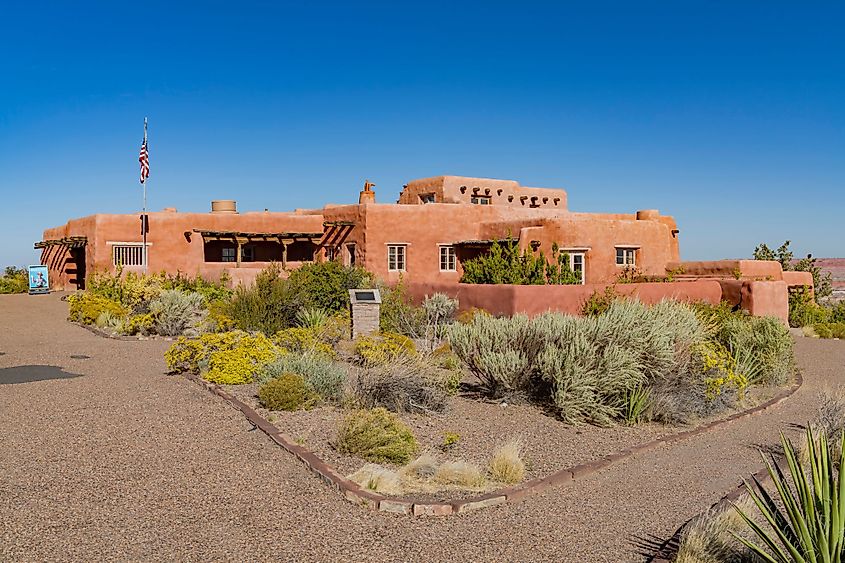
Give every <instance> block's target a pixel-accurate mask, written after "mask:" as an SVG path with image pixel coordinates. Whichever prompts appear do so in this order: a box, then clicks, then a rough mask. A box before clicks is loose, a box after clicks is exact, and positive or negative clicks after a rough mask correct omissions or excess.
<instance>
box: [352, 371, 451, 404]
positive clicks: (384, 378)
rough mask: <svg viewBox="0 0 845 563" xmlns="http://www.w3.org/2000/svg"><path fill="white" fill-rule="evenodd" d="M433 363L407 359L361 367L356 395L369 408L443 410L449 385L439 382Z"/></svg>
mask: <svg viewBox="0 0 845 563" xmlns="http://www.w3.org/2000/svg"><path fill="white" fill-rule="evenodd" d="M435 371H436V370H432V369H431V366H428V365H426V364H425V363H423V362H412V361H408V360H407V359H399V360H394V361H391V362H388V363H381V364H376V365H373V366H371V367H368V368H363V369H359V370H358V374H357V377H356V379H355V395H356V397H357V398H358V401H359V402H360V403H361V405H362V406H363V407H365V408H368V409H369V408H374V407H384V408H386V409H388V410H390V411H393V412H442V411H443V410H445V409H446V397H447V393H446V389H445V386H443V385H438V382H437V375H436V373H434V372H435Z"/></svg>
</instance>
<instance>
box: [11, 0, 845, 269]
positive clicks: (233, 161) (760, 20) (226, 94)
mask: <svg viewBox="0 0 845 563" xmlns="http://www.w3.org/2000/svg"><path fill="white" fill-rule="evenodd" d="M16 4H17V5H12V4H11V3H8V4H7V5H5V6H4V14H3V18H2V23H0V48H1V49H2V53H3V56H2V57H0V85H2V86H3V87H2V88H0V193H1V194H2V197H3V205H2V206H0V235H2V241H3V242H2V245H0V266H2V265H6V264H18V265H22V264H25V263H27V262H32V261H33V260H35V259H36V258H37V255H36V253H35V252H34V251H33V250H32V243H33V242H35V241H37V240H40V238H41V231H42V230H43V229H44V228H45V227H50V226H56V225H60V224H62V223H64V222H65V221H66V220H67V219H68V218H70V217H78V216H84V215H88V214H92V213H95V212H106V213H134V212H137V211H138V209H139V208H140V205H141V189H140V185H139V183H138V179H137V176H138V162H137V152H138V148H139V144H140V141H141V135H142V123H143V118H144V116H145V115H146V116H149V119H150V154H151V167H152V171H151V177H150V182H149V188H150V206H151V208H152V209H161V208H163V207H170V206H173V207H177V208H178V209H179V210H181V211H206V210H208V208H209V201H210V200H211V199H213V198H234V199H237V200H238V202H239V207H240V208H241V209H242V210H248V209H264V208H265V207H267V208H270V209H271V210H286V209H293V208H296V207H319V206H322V205H323V204H325V203H328V202H334V203H348V202H353V201H355V200H356V197H357V192H358V190H359V189H360V187H361V185H362V184H363V181H364V179H365V178H369V179H371V180H372V181H374V182H376V184H377V188H376V191H377V196H378V198H379V200H380V201H394V200H395V198H396V196H397V194H398V192H399V190H400V189H401V186H402V184H403V183H405V182H407V181H408V180H410V179H413V178H420V177H426V176H434V175H439V174H458V175H467V176H483V177H493V178H508V179H514V180H518V181H520V182H521V183H522V184H524V185H532V186H544V187H564V188H566V189H567V190H568V191H569V204H570V208H571V209H572V210H574V211H598V212H633V211H635V210H636V209H643V208H659V209H660V210H661V211H663V212H664V213H669V214H673V215H674V216H675V217H676V219H677V220H678V223H679V227H680V229H681V252H682V257H683V258H684V259H718V258H726V257H742V256H747V255H750V253H751V251H752V250H753V248H754V246H755V244H756V243H758V242H760V241H767V242H769V243H770V244H773V245H777V244H780V242H782V241H783V240H785V239H791V240H792V241H793V248H794V250H795V251H796V253H806V252H810V251H812V252H813V253H814V254H815V255H816V256H845V236H843V227H842V223H843V211H845V33H843V31H842V30H843V29H845V7H844V6H845V5H843V4H842V3H835V2H830V3H799V2H715V1H707V2H704V1H700V2H692V1H690V2H686V1H682V2H678V1H672V2H650V1H643V2H619V3H611V2H569V3H565V2H554V3H534V2H519V3H515V2H501V3H497V2H454V1H452V2H425V3H413V4H411V3H403V2H391V3H377V2H354V3H353V2H343V3H319V2H281V1H279V2H247V1H244V2H237V3H234V2H213V1H211V2H202V3H196V4H191V3H188V2H145V3H140V4H138V3H124V2H100V3H95V2H79V3H68V2H61V3H58V2H39V3H24V2H20V3H16Z"/></svg>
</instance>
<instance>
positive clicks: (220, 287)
mask: <svg viewBox="0 0 845 563" xmlns="http://www.w3.org/2000/svg"><path fill="white" fill-rule="evenodd" d="M163 276H164V281H163V283H162V287H163V288H164V289H178V290H179V291H183V292H185V293H198V294H200V295H202V296H203V297H204V298H205V301H206V302H207V303H211V302H212V301H222V302H225V301H228V300H229V299H230V298H231V297H232V293H233V291H232V289H230V288H229V287H228V283H229V275H228V274H227V273H226V272H223V274H222V275H221V276H220V279H219V280H218V281H216V282H213V281H209V280H206V279H205V278H203V277H202V276H200V275H197V276H195V277H193V278H192V277H190V276H188V275H186V274H183V273H181V272H177V273H176V274H174V275H169V274H163Z"/></svg>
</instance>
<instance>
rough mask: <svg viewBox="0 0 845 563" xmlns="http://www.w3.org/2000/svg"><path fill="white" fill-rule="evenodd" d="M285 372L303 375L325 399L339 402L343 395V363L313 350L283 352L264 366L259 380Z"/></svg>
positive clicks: (264, 380)
mask: <svg viewBox="0 0 845 563" xmlns="http://www.w3.org/2000/svg"><path fill="white" fill-rule="evenodd" d="M285 373H295V374H297V375H300V376H302V378H303V379H304V380H305V383H306V385H308V387H309V388H310V389H311V390H312V391H313V392H314V393H316V394H318V395H319V396H320V397H322V398H323V399H326V400H330V401H335V402H339V401H340V400H341V398H342V397H343V385H344V383H345V382H346V370H345V369H344V367H343V365H342V364H339V363H337V362H335V361H333V360H331V359H329V358H327V357H326V356H325V355H323V354H315V353H313V352H299V353H297V352H290V353H287V354H282V355H281V356H279V357H278V358H277V359H276V360H275V361H273V362H272V363H270V364H268V365H267V366H265V367H264V369H263V370H262V372H261V373H260V374H259V376H258V380H259V381H262V382H266V381H269V380H271V379H274V378H277V377H280V376H281V375H283V374H285Z"/></svg>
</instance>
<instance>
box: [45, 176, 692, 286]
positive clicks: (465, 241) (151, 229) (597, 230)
mask: <svg viewBox="0 0 845 563" xmlns="http://www.w3.org/2000/svg"><path fill="white" fill-rule="evenodd" d="M372 187H373V184H370V183H369V182H368V183H366V184H365V186H364V190H363V191H361V192H360V195H359V199H358V203H357V204H352V205H327V206H325V207H323V208H322V209H308V210H302V209H298V210H295V211H292V212H284V213H281V212H270V211H263V212H247V213H239V212H238V211H237V208H236V203H235V202H234V201H231V200H222V201H212V202H211V212H210V213H180V212H178V211H177V210H176V209H172V208H168V209H164V210H162V211H160V212H154V213H149V222H148V234H147V256H148V258H147V260H148V270H149V271H150V272H158V271H166V272H170V273H176V272H182V273H184V274H188V275H196V274H200V275H202V276H203V277H206V278H210V279H216V278H219V276H220V275H221V274H222V273H223V272H227V273H228V275H229V276H230V278H231V280H232V281H233V283H238V282H240V281H244V282H249V281H251V280H252V279H253V278H254V277H255V275H256V274H257V273H258V272H259V271H261V269H263V268H265V267H267V265H268V264H269V263H270V262H278V263H280V264H282V265H283V267H284V268H285V269H291V268H296V267H298V266H299V265H301V264H302V263H304V262H309V261H315V260H317V261H319V260H341V261H343V262H344V263H346V264H357V265H361V266H364V267H365V268H366V269H368V270H369V271H371V272H373V273H375V274H376V275H377V276H378V277H380V278H381V279H383V280H385V281H386V282H393V281H397V280H398V279H399V277H400V276H403V278H404V279H406V280H408V281H410V282H421V283H431V284H441V283H456V282H457V281H458V280H459V279H460V276H461V272H462V263H463V262H464V261H465V260H467V259H469V258H472V257H474V256H477V255H478V254H479V253H482V252H485V250H486V249H488V248H489V247H490V245H491V244H492V242H493V241H495V240H505V239H508V238H509V237H512V238H514V239H516V240H518V242H519V245H520V247H521V248H523V249H531V250H533V251H535V252H544V253H545V255H546V256H549V255H550V254H551V252H552V245H553V244H555V243H556V244H557V245H558V246H559V247H560V249H561V251H562V252H566V253H567V254H568V256H569V260H570V265H571V266H572V268H573V269H574V270H575V271H577V272H580V275H581V280H582V283H591V284H592V283H610V282H612V281H614V280H615V279H617V277H618V276H619V274H620V272H621V271H622V269H623V268H624V267H635V268H636V269H637V270H639V271H640V272H642V273H643V274H646V275H664V274H665V273H666V269H667V265H669V264H672V263H677V262H678V261H679V250H678V232H679V231H678V228H677V225H676V224H675V220H674V219H673V218H672V217H670V216H666V215H661V214H660V213H659V212H658V211H656V210H641V211H636V212H635V213H630V214H597V213H574V212H571V211H569V209H568V207H567V193H566V191H565V190H562V189H551V188H530V187H525V186H521V185H519V183H518V182H515V181H511V180H494V179H487V178H467V177H460V176H437V177H434V178H425V179H421V180H413V181H411V182H409V183H408V184H407V185H406V186H405V187H404V189H403V190H402V192H401V194H400V195H399V199H398V201H397V202H396V203H378V202H377V201H376V193H375V191H374V190H373V189H372ZM142 240H143V239H142V235H141V221H140V217H139V215H135V214H131V215H106V214H96V215H90V216H88V217H83V218H81V219H72V220H70V221H68V223H67V224H65V225H62V226H61V227H56V228H51V229H47V230H45V231H44V239H43V240H42V241H40V242H38V243H36V244H35V247H36V248H39V249H41V250H42V263H43V264H46V265H48V266H49V269H50V276H51V281H52V285H53V287H57V288H65V289H77V288H83V287H84V284H85V275H86V273H90V272H93V271H113V270H114V269H115V268H116V267H118V266H122V267H123V268H124V270H129V271H133V270H136V271H138V270H141V269H143V266H144V264H143V261H144V253H143V251H142V250H143V246H142V245H143V243H142Z"/></svg>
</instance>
